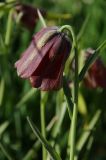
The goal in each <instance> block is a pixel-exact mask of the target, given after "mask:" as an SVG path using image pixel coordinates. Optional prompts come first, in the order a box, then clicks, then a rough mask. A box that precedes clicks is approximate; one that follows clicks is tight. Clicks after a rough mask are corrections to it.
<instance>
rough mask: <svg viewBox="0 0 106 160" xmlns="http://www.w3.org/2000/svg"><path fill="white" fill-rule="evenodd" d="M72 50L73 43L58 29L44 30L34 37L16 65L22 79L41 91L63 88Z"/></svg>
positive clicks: (49, 28) (48, 28)
mask: <svg viewBox="0 0 106 160" xmlns="http://www.w3.org/2000/svg"><path fill="white" fill-rule="evenodd" d="M70 50H71V43H70V40H69V38H68V36H67V35H66V33H64V32H60V31H59V28H58V27H47V28H43V29H42V30H41V31H40V32H38V33H37V34H35V35H34V36H33V39H32V42H31V44H30V45H29V47H28V48H27V50H26V51H25V52H24V53H23V54H22V56H21V58H20V59H19V60H18V61H17V62H16V63H15V67H16V68H17V73H18V75H19V76H20V77H21V78H26V79H29V80H30V82H31V84H32V86H33V87H35V88H40V89H41V90H45V91H48V90H57V89H60V88H61V87H62V80H63V70H64V66H65V62H66V60H67V58H68V56H69V53H70Z"/></svg>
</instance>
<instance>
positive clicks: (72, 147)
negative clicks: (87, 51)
mask: <svg viewBox="0 0 106 160" xmlns="http://www.w3.org/2000/svg"><path fill="white" fill-rule="evenodd" d="M78 88H79V85H78V50H77V47H76V46H75V80H74V108H73V116H72V124H71V143H70V160H74V154H75V139H76V126H77V112H78Z"/></svg>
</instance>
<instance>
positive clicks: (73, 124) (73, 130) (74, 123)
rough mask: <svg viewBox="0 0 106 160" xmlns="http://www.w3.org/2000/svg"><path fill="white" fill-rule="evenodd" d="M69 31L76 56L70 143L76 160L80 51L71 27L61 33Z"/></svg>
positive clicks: (72, 159)
mask: <svg viewBox="0 0 106 160" xmlns="http://www.w3.org/2000/svg"><path fill="white" fill-rule="evenodd" d="M63 30H68V31H69V32H70V35H71V36H72V39H73V49H74V54H75V79H74V97H73V99H74V100H73V101H74V108H73V115H72V122H71V142H70V160H74V154H75V139H76V126H77V112H78V88H79V83H78V50H77V41H76V38H75V35H74V31H73V29H72V27H71V26H69V25H65V26H62V27H61V28H60V30H59V31H63Z"/></svg>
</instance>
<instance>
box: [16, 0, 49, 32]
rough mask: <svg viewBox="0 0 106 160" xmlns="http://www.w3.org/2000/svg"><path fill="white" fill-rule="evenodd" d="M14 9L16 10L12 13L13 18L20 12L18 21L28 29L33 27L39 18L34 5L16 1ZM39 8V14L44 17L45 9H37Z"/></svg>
mask: <svg viewBox="0 0 106 160" xmlns="http://www.w3.org/2000/svg"><path fill="white" fill-rule="evenodd" d="M15 10H16V13H15V14H14V19H16V18H17V16H18V15H19V14H20V22H21V24H22V25H23V26H24V27H26V28H28V29H30V30H32V29H34V28H35V25H36V23H37V21H38V19H39V16H38V13H37V8H36V7H33V6H31V5H28V4H22V3H18V4H17V5H16V6H15ZM39 10H40V12H41V14H42V15H43V16H44V17H45V16H46V11H44V10H43V9H39Z"/></svg>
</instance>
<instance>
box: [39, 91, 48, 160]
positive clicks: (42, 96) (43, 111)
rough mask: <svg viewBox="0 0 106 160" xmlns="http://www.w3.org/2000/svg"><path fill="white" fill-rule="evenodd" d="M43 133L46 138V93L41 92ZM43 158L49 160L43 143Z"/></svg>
mask: <svg viewBox="0 0 106 160" xmlns="http://www.w3.org/2000/svg"><path fill="white" fill-rule="evenodd" d="M40 114H41V133H42V136H43V138H45V139H46V125H45V93H43V92H41V108H40ZM42 159H43V160H47V152H46V149H45V147H44V146H43V145H42Z"/></svg>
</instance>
